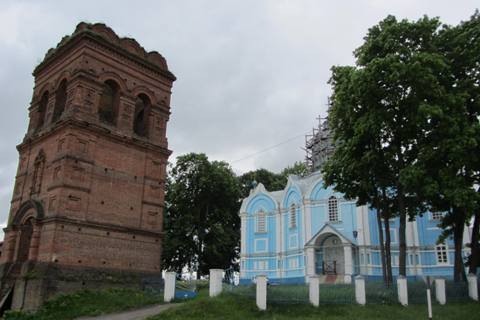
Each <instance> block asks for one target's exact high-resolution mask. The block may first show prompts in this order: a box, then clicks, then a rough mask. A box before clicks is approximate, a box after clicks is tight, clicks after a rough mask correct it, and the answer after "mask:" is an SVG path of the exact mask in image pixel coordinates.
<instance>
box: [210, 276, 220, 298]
mask: <svg viewBox="0 0 480 320" xmlns="http://www.w3.org/2000/svg"><path fill="white" fill-rule="evenodd" d="M222 278H223V270H222V269H210V279H209V282H210V288H209V294H210V297H215V296H218V295H219V294H220V293H222Z"/></svg>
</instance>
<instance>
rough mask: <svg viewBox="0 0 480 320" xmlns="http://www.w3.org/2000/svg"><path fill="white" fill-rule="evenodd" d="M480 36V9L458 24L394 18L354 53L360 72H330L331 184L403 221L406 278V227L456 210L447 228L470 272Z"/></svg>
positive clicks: (354, 69) (402, 261) (328, 167)
mask: <svg viewBox="0 0 480 320" xmlns="http://www.w3.org/2000/svg"><path fill="white" fill-rule="evenodd" d="M479 34H480V32H479V15H478V12H477V13H476V14H475V15H474V16H473V17H472V18H471V19H470V21H468V22H465V23H462V24H460V25H459V26H455V27H449V26H441V24H440V21H439V20H438V19H436V18H434V19H430V18H428V17H423V18H422V19H419V20H417V21H407V20H401V21H398V20H397V19H396V18H395V17H393V16H389V17H387V18H385V19H384V20H383V21H381V22H380V23H379V24H378V25H376V26H374V27H372V28H371V29H370V30H369V32H368V34H367V36H366V37H365V42H364V44H363V45H362V46H361V47H359V48H358V49H357V50H356V51H355V57H356V66H354V67H349V66H347V67H333V68H332V78H331V81H330V83H331V84H332V86H333V95H332V99H331V101H332V106H331V111H330V117H331V125H332V130H333V133H334V138H335V142H336V144H337V148H336V151H335V153H334V155H333V157H332V158H331V160H330V161H329V162H328V163H327V165H326V166H325V170H324V171H325V178H326V183H327V184H333V185H335V188H336V189H337V190H339V191H341V192H344V193H345V194H346V196H347V197H350V198H358V199H359V202H360V203H370V204H371V205H372V206H373V207H374V208H376V209H377V210H378V213H379V214H381V215H382V218H384V219H388V217H390V216H391V215H392V214H394V215H397V216H399V217H400V230H399V243H400V247H399V250H400V259H399V272H400V274H403V275H406V254H405V253H406V241H405V226H406V220H407V218H408V217H410V218H414V217H415V216H416V215H418V214H421V213H422V212H424V211H425V209H426V208H430V209H432V210H441V211H447V212H448V214H447V216H446V218H445V219H444V221H443V223H442V226H443V227H444V228H445V230H446V232H445V233H444V236H449V235H453V237H454V241H455V251H456V260H455V276H456V278H458V274H459V273H460V272H461V269H463V268H462V261H461V245H462V243H461V235H462V234H463V228H464V226H465V222H467V221H468V220H469V217H471V214H472V213H474V212H478V203H479V200H478V196H477V195H478V193H476V192H475V190H474V188H473V187H474V185H475V184H476V183H478V174H479V166H478V162H479V161H478V154H479V149H478V148H479V145H480V141H479V138H480V131H479V128H478V126H479V123H478V116H479V114H478V110H479V105H478V104H479V97H480V95H479V76H480V71H479V69H480V67H479V63H478V56H479V53H480V51H479V45H480V37H479ZM385 215H386V216H385ZM386 236H387V238H388V232H387V233H386ZM440 240H442V239H440ZM477 242H478V236H477V241H472V243H477ZM386 243H387V244H388V239H387V241H386ZM386 249H388V248H386ZM386 251H388V250H386ZM388 254H389V253H388V252H387V255H388Z"/></svg>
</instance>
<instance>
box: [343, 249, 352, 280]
mask: <svg viewBox="0 0 480 320" xmlns="http://www.w3.org/2000/svg"><path fill="white" fill-rule="evenodd" d="M343 255H344V257H345V276H344V277H343V282H344V283H346V284H350V283H352V274H353V262H352V261H353V257H352V247H351V246H350V245H346V246H344V247H343Z"/></svg>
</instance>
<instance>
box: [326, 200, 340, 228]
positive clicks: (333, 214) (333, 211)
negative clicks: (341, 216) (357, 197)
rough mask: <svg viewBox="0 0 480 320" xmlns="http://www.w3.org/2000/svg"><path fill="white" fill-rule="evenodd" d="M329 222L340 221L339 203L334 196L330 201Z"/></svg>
mask: <svg viewBox="0 0 480 320" xmlns="http://www.w3.org/2000/svg"><path fill="white" fill-rule="evenodd" d="M328 220H329V221H332V222H337V221H338V201H337V198H335V197H334V196H331V197H330V199H328Z"/></svg>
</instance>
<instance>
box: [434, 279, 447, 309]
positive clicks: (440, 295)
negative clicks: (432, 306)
mask: <svg viewBox="0 0 480 320" xmlns="http://www.w3.org/2000/svg"><path fill="white" fill-rule="evenodd" d="M435 298H436V299H437V301H438V303H440V304H445V303H447V296H446V294H445V279H435Z"/></svg>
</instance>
